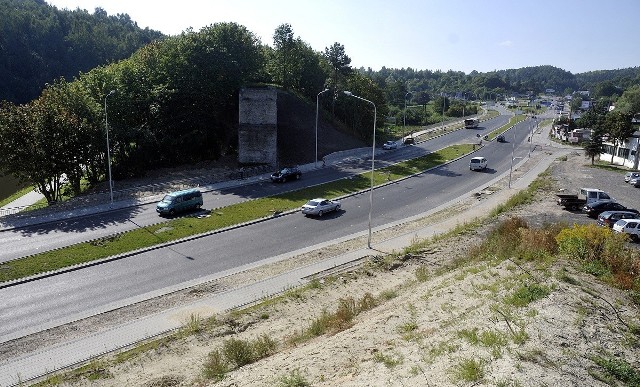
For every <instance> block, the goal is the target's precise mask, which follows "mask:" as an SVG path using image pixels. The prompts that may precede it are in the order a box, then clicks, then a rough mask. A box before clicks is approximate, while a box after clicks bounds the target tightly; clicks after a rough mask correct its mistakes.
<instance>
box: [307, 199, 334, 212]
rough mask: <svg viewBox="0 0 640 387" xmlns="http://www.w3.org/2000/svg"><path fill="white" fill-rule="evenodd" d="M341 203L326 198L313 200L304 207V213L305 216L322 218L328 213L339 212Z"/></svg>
mask: <svg viewBox="0 0 640 387" xmlns="http://www.w3.org/2000/svg"><path fill="white" fill-rule="evenodd" d="M339 209H340V202H339V201H337V200H329V199H324V198H318V199H311V200H309V201H308V202H307V204H305V205H304V206H302V213H303V214H305V215H314V216H322V215H324V214H326V213H327V212H331V211H338V210H339Z"/></svg>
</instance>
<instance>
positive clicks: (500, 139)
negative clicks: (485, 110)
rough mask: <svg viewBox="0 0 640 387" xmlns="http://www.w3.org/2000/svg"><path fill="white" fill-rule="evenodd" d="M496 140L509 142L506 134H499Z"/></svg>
mask: <svg viewBox="0 0 640 387" xmlns="http://www.w3.org/2000/svg"><path fill="white" fill-rule="evenodd" d="M496 141H498V142H507V139H506V138H504V135H502V134H499V135H498V137H496Z"/></svg>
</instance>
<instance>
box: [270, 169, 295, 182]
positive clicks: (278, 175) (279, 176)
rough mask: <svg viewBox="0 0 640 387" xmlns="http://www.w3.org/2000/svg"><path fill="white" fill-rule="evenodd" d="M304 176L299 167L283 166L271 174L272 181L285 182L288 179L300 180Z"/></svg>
mask: <svg viewBox="0 0 640 387" xmlns="http://www.w3.org/2000/svg"><path fill="white" fill-rule="evenodd" d="M301 177H302V172H301V171H300V169H299V168H298V167H287V168H282V169H281V170H279V171H278V172H274V173H272V174H271V181H273V182H274V183H284V182H285V181H287V180H294V179H295V180H298V179H300V178H301Z"/></svg>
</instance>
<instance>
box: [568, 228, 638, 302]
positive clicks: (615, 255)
mask: <svg viewBox="0 0 640 387" xmlns="http://www.w3.org/2000/svg"><path fill="white" fill-rule="evenodd" d="M556 241H557V242H558V247H559V249H560V252H561V253H563V254H565V255H567V256H568V257H569V258H573V259H576V260H578V261H580V262H581V263H582V265H583V268H584V269H585V270H586V271H587V272H588V273H590V274H593V275H596V276H598V277H601V278H604V277H607V278H609V277H611V278H612V280H613V283H614V284H615V285H616V286H618V287H620V288H622V289H636V290H637V289H638V288H640V253H639V252H638V250H636V249H630V248H629V247H628V246H627V242H628V236H627V235H626V234H621V233H620V234H619V233H614V232H612V231H611V230H610V229H608V228H606V227H598V226H595V225H593V224H590V225H580V226H579V225H574V226H573V227H572V228H566V229H564V230H562V231H560V233H558V235H557V236H556Z"/></svg>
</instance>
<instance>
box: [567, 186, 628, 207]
mask: <svg viewBox="0 0 640 387" xmlns="http://www.w3.org/2000/svg"><path fill="white" fill-rule="evenodd" d="M556 196H557V197H558V199H557V203H558V205H559V206H563V207H564V208H565V209H567V210H570V211H577V210H579V209H581V208H582V207H584V206H585V204H589V203H593V202H597V201H598V200H609V201H615V200H613V198H612V197H611V196H609V194H608V193H606V192H604V191H603V190H601V189H597V188H580V191H578V194H565V193H562V194H557V195H556Z"/></svg>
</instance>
